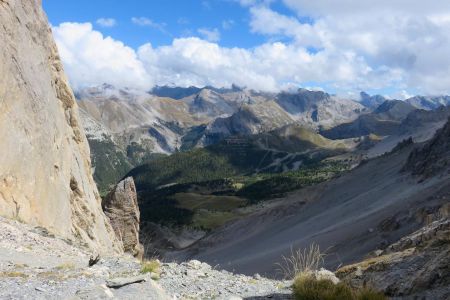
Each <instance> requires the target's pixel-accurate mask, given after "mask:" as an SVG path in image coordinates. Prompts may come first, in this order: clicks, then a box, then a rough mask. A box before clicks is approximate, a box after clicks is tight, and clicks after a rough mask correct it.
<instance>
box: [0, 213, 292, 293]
mask: <svg viewBox="0 0 450 300" xmlns="http://www.w3.org/2000/svg"><path fill="white" fill-rule="evenodd" d="M89 257H90V253H88V252H86V251H85V250H83V249H81V248H78V247H75V246H74V245H72V244H71V242H70V241H66V240H63V239H60V238H57V237H54V236H53V235H51V234H49V233H48V232H47V231H46V230H45V229H42V228H39V227H32V226H29V225H25V224H22V223H20V222H18V221H13V220H7V219H3V218H0V298H1V299H46V300H48V299H74V300H75V299H157V300H163V299H212V298H214V299H266V298H268V297H270V298H271V299H290V294H291V290H290V282H288V281H274V280H269V279H266V278H263V277H260V276H259V275H255V276H244V275H236V274H233V273H230V272H227V271H220V270H217V269H215V268H213V267H211V266H209V265H207V264H206V263H201V262H199V261H189V262H186V263H182V264H175V263H162V264H161V268H160V278H159V279H158V280H152V279H151V278H150V275H148V276H147V275H143V274H141V263H140V262H139V261H137V260H136V259H134V258H131V257H126V256H120V257H119V256H109V257H102V258H101V259H100V261H99V262H98V263H97V264H95V265H94V266H92V267H88V261H89ZM117 281H124V282H132V281H141V282H137V283H132V284H129V285H126V286H123V287H120V288H112V287H108V286H112V285H114V284H117Z"/></svg>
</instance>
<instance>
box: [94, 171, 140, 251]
mask: <svg viewBox="0 0 450 300" xmlns="http://www.w3.org/2000/svg"><path fill="white" fill-rule="evenodd" d="M102 206H103V210H104V211H105V213H106V215H107V216H108V218H109V219H110V221H111V225H112V227H113V228H114V232H115V233H116V236H117V238H118V239H119V240H120V241H121V242H122V244H123V248H124V250H125V252H128V253H131V254H133V255H134V256H135V257H138V258H142V257H143V255H144V247H143V246H142V245H141V244H140V243H139V223H140V212H139V206H138V201H137V194H136V186H135V185H134V180H133V177H128V178H126V179H124V180H122V181H121V182H119V183H118V184H117V185H116V186H115V188H114V189H113V190H112V191H111V192H110V193H109V194H108V195H107V196H106V197H105V199H104V201H103V203H102Z"/></svg>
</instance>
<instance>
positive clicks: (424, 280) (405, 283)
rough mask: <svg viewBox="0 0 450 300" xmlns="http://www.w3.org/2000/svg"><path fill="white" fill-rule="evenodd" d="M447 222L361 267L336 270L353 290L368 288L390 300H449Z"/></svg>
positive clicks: (425, 229) (420, 232)
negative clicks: (397, 299) (396, 299)
mask: <svg viewBox="0 0 450 300" xmlns="http://www.w3.org/2000/svg"><path fill="white" fill-rule="evenodd" d="M447 209H448V208H447ZM449 265H450V219H449V218H448V214H447V217H444V218H442V219H440V220H438V221H435V222H433V223H431V224H429V225H427V226H425V227H423V228H422V229H420V230H418V231H416V232H414V233H413V234H410V235H408V236H406V237H404V238H402V239H401V240H400V241H398V242H397V243H395V244H393V245H391V246H389V247H388V248H387V249H386V250H384V251H382V252H381V253H379V256H375V257H372V258H369V259H367V260H364V261H362V262H360V263H357V264H354V265H350V266H346V267H343V268H341V269H340V270H338V272H337V274H338V276H339V277H341V278H343V279H345V280H347V281H349V282H350V283H351V284H352V285H353V286H359V287H360V286H367V285H368V286H371V287H374V288H376V289H378V290H381V291H383V292H385V293H386V294H387V295H388V296H391V297H407V298H408V299H409V298H411V299H449V298H448V297H449V296H450V267H449Z"/></svg>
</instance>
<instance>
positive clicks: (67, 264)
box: [56, 262, 75, 270]
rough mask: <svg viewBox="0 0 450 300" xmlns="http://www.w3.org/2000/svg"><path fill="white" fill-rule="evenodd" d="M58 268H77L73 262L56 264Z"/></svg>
mask: <svg viewBox="0 0 450 300" xmlns="http://www.w3.org/2000/svg"><path fill="white" fill-rule="evenodd" d="M56 269H57V270H73V269H75V265H74V264H73V263H71V262H68V263H63V264H60V265H58V266H56Z"/></svg>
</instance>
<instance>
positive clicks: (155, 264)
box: [141, 259, 161, 274]
mask: <svg viewBox="0 0 450 300" xmlns="http://www.w3.org/2000/svg"><path fill="white" fill-rule="evenodd" d="M160 268H161V262H160V261H159V260H157V259H151V260H147V261H143V262H142V264H141V273H142V274H146V273H155V274H159V273H160Z"/></svg>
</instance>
